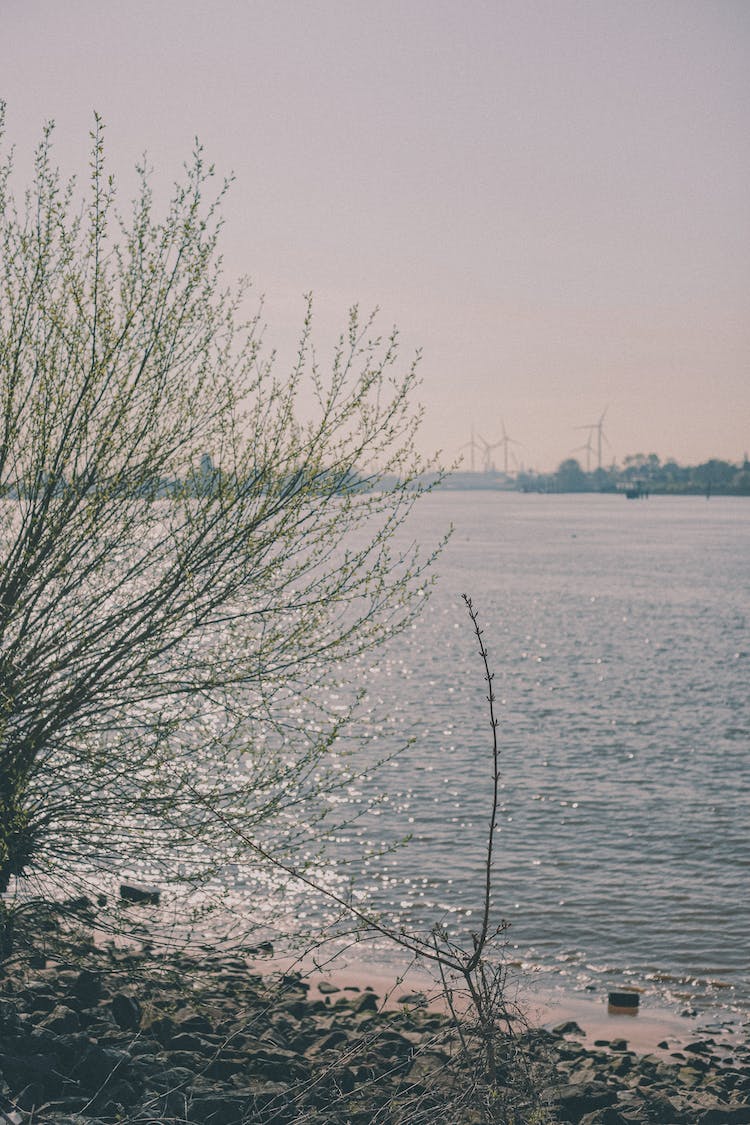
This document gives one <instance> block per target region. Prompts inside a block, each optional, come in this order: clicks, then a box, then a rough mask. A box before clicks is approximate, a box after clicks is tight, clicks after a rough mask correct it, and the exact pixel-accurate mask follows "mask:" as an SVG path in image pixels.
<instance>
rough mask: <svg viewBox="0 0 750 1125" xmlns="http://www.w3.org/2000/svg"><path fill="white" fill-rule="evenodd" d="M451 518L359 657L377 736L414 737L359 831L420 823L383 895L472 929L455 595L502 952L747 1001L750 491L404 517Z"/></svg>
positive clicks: (468, 497) (735, 1007) (473, 853)
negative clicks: (496, 758) (420, 596)
mask: <svg viewBox="0 0 750 1125" xmlns="http://www.w3.org/2000/svg"><path fill="white" fill-rule="evenodd" d="M450 524H453V526H454V533H453V536H452V538H451V540H450V542H449V544H448V546H447V548H446V550H445V552H444V554H443V555H442V557H441V559H440V560H439V562H438V564H437V568H436V569H437V572H438V574H439V580H438V583H437V586H436V589H435V591H434V593H433V595H432V597H431V598H430V600H429V603H428V604H427V606H426V609H425V612H424V613H423V615H422V617H421V618H420V620H419V621H418V622H417V623H416V625H415V626H414V627H413V628H411V629H410V630H409V631H408V632H407V633H406V634H405V635H402V636H401V637H399V638H398V639H397V640H396V641H395V642H393V643H392V644H391V645H390V647H389V648H387V649H386V650H384V651H381V652H380V653H378V654H376V655H375V656H370V657H368V658H365V660H364V661H363V662H362V666H361V671H362V674H363V678H364V681H365V683H366V684H367V688H368V700H367V703H366V707H367V709H368V711H369V713H370V714H371V715H372V722H373V724H374V727H373V730H374V732H375V733H378V734H379V737H380V738H381V740H382V743H383V748H384V750H385V749H388V748H389V742H392V740H393V739H394V737H395V736H396V735H397V734H403V733H409V734H411V735H413V736H414V738H415V740H416V741H415V743H414V745H413V746H412V747H411V748H410V749H409V750H408V751H406V752H405V753H404V754H403V755H401V756H400V757H399V758H397V759H396V760H395V761H394V762H393V763H392V764H390V765H386V766H384V767H383V768H382V769H381V770H380V771H379V772H378V774H377V777H376V778H375V780H374V782H373V785H376V786H379V787H380V788H381V789H382V788H384V789H385V790H386V800H385V801H384V803H383V804H382V805H381V806H380V808H378V809H376V810H374V811H373V812H372V813H371V814H369V816H368V818H367V820H366V823H365V825H364V827H361V828H360V832H364V833H365V834H366V835H368V836H369V837H371V838H372V842H373V843H374V844H377V843H378V842H379V841H386V842H390V841H392V840H395V839H397V838H399V837H400V836H402V835H403V833H404V832H405V831H409V832H412V833H413V839H412V841H411V843H410V844H409V845H408V846H407V847H405V848H403V849H400V850H398V851H397V852H396V853H395V854H394V855H393V856H391V857H388V858H386V859H384V860H379V861H373V863H372V865H371V869H372V872H373V875H372V878H371V882H370V885H369V894H371V895H372V896H373V898H374V899H375V902H376V904H377V905H378V906H379V907H381V908H382V909H384V910H386V911H391V912H393V913H394V914H396V915H398V916H399V917H400V918H401V919H402V920H403V921H404V922H405V923H406V924H408V925H410V926H418V927H419V926H421V927H423V928H425V929H429V926H430V925H431V924H433V923H434V922H435V921H437V920H442V921H443V922H445V923H446V924H447V925H448V926H449V928H450V929H451V931H452V933H453V934H455V936H456V937H462V936H465V935H466V934H467V932H469V931H470V930H471V929H472V928H473V927H475V926H476V919H477V912H478V909H479V907H480V905H481V886H482V858H483V852H484V848H485V846H486V844H485V841H486V827H487V822H488V819H489V811H490V799H491V786H492V760H491V731H490V728H489V722H488V713H487V704H486V702H485V696H486V685H484V684H483V682H482V667H481V663H480V660H479V657H478V654H477V646H476V641H475V639H474V637H473V634H472V630H471V626H470V622H469V620H468V617H467V614H466V610H465V608H464V606H463V604H462V602H461V599H460V594H461V593H462V592H464V591H465V592H467V593H468V594H470V595H471V597H472V598H473V600H474V603H475V605H476V607H477V608H478V610H479V612H480V615H481V621H482V625H483V628H484V639H485V642H486V644H487V647H488V649H489V653H490V661H491V666H492V668H493V670H494V673H495V693H496V696H497V700H498V702H497V710H498V717H499V737H500V746H501V761H502V789H501V797H502V804H501V810H500V815H499V819H498V827H499V836H498V840H499V844H498V851H497V858H496V864H495V875H494V888H495V889H494V907H495V910H496V914H497V917H498V918H499V917H503V918H505V919H507V920H508V921H509V922H510V923H511V926H510V929H509V931H508V941H509V947H508V952H507V956H508V957H509V958H511V959H512V960H515V961H518V962H520V963H521V964H523V966H524V967H525V968H526V969H527V970H530V971H533V970H538V971H544V972H546V973H547V974H551V975H552V977H553V978H554V979H555V980H556V981H558V982H560V983H562V985H564V986H565V987H570V988H575V989H583V988H586V987H587V986H588V987H593V986H596V987H599V986H601V985H603V984H605V983H606V984H609V985H610V986H613V985H617V984H632V985H635V986H636V987H640V988H643V989H645V990H646V992H647V993H648V992H651V993H653V994H654V995H656V996H658V997H659V998H660V1000H661V1001H666V1002H668V1003H671V1004H673V1005H678V1006H679V1005H680V1004H683V1005H684V1004H686V1003H687V1004H697V1005H698V1006H699V1007H700V1006H701V1005H703V1007H704V1008H706V1009H707V1008H719V1009H723V1010H725V1011H734V1012H743V1011H747V1010H748V1009H749V1008H750V879H749V877H748V875H749V868H750V828H749V825H750V819H749V818H748V793H749V792H750V638H749V636H748V615H749V612H750V502H748V501H747V500H744V499H741V498H716V497H715V498H712V499H711V500H710V501H706V500H705V499H704V498H697V497H674V498H668V497H652V498H651V499H649V500H647V501H645V500H642V501H637V502H628V501H627V500H626V499H625V498H624V497H622V496H604V495H580V496H572V495H563V496H543V495H522V494H516V493H481V492H439V493H436V494H434V495H431V496H429V497H427V498H425V499H424V501H423V502H422V503H421V504H420V505H419V512H418V513H417V514H416V515H415V516H414V517H413V519H412V521H411V523H410V525H409V534H411V535H413V536H414V537H415V538H416V539H418V540H419V541H422V542H424V543H432V542H434V541H435V540H436V539H437V538H438V537H439V535H440V533H441V532H442V531H444V530H445V529H446V527H448V526H449V525H450ZM383 716H388V718H387V719H385V718H382V717H383ZM344 843H345V841H344ZM383 956H387V954H386V951H385V950H384V951H383Z"/></svg>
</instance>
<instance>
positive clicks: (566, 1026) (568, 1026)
mask: <svg viewBox="0 0 750 1125" xmlns="http://www.w3.org/2000/svg"><path fill="white" fill-rule="evenodd" d="M552 1031H553V1032H554V1034H555V1035H584V1034H585V1032H584V1030H583V1028H582V1027H579V1026H578V1024H577V1023H576V1021H575V1020H565V1021H564V1022H563V1023H558V1024H557V1026H556V1027H553V1028H552ZM605 1042H606V1040H605Z"/></svg>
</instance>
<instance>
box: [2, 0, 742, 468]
mask: <svg viewBox="0 0 750 1125" xmlns="http://www.w3.org/2000/svg"><path fill="white" fill-rule="evenodd" d="M0 97H2V98H4V99H5V100H6V102H7V118H8V120H7V133H8V137H9V139H10V140H11V141H12V142H14V143H15V144H16V146H17V154H18V155H17V166H18V169H19V172H20V173H21V175H22V176H27V174H28V168H29V166H30V161H31V156H32V153H33V148H34V145H35V144H36V143H37V141H38V139H39V136H40V133H41V128H42V125H43V122H44V121H46V120H48V119H50V118H54V120H55V122H56V142H55V146H56V153H57V157H58V160H59V162H60V164H61V167H62V168H63V170H64V171H65V172H66V173H70V174H72V173H76V174H78V175H79V177H81V178H83V179H84V180H85V179H86V175H87V168H88V159H89V152H88V144H89V136H88V134H89V131H90V129H91V127H92V123H93V113H94V111H95V110H96V111H97V112H98V113H100V114H101V115H102V117H103V118H104V121H105V123H106V144H107V151H108V161H109V166H110V169H111V170H112V171H113V172H114V173H115V174H116V176H117V178H118V181H119V183H120V191H121V195H124V196H125V198H128V197H129V194H131V193H132V190H134V184H135V180H134V177H133V173H132V169H133V166H134V164H135V163H136V161H137V160H138V159H139V158H140V156H141V155H142V154H143V152H144V151H145V152H147V153H148V157H149V159H150V161H151V163H152V164H153V166H154V168H155V176H156V180H155V182H156V185H157V188H159V186H160V185H161V187H162V188H163V190H164V192H165V193H166V191H167V189H168V187H169V185H170V184H171V183H172V182H173V180H174V179H175V178H177V176H178V175H179V172H180V168H181V166H182V162H183V161H184V160H186V159H188V158H189V155H190V152H191V151H192V147H193V143H194V138H195V137H196V136H198V137H199V138H200V140H201V142H202V143H203V145H204V147H205V151H206V155H207V157H208V158H209V159H210V160H212V161H213V162H214V163H215V164H216V166H217V169H218V171H219V172H222V173H227V174H228V173H233V174H234V175H235V177H236V178H235V183H234V185H233V188H232V190H231V193H230V196H229V199H228V201H227V204H226V207H225V215H226V224H227V225H226V234H225V241H224V254H225V261H226V269H227V273H228V275H229V277H230V278H233V277H239V276H240V275H242V274H248V275H250V277H251V278H252V279H253V285H254V291H255V292H256V293H257V294H261V293H262V294H264V295H265V306H264V308H265V313H264V318H265V320H266V322H267V324H268V330H267V337H266V338H267V340H268V343H269V345H271V344H273V345H274V346H276V347H277V348H278V352H279V363H280V365H281V367H280V370H281V368H283V366H284V365H285V364H289V363H290V362H291V358H292V355H293V352H294V345H295V342H296V339H297V336H298V334H299V331H300V328H301V324H302V319H303V315H304V297H303V295H304V294H305V293H306V292H308V291H312V293H313V294H314V299H315V309H316V314H315V315H316V320H315V324H316V328H315V339H316V344H317V348H318V351H319V354H320V355H321V357H323V358H324V357H325V356H326V355H327V354H330V351H331V349H332V347H333V344H334V342H335V339H336V337H337V335H338V333H339V332H340V331H341V329H342V328H343V327H344V326H345V324H346V317H347V310H348V308H349V306H350V305H351V304H353V303H355V302H356V303H358V304H359V305H360V306H361V308H363V309H365V310H369V309H371V308H373V307H375V306H378V307H379V309H380V313H379V324H380V325H381V328H382V329H383V331H384V332H387V331H388V330H389V329H390V328H391V326H392V325H393V324H397V325H398V327H399V329H400V331H401V340H402V349H403V363H404V366H406V365H408V363H409V361H410V359H411V357H412V355H413V354H414V352H415V351H416V350H417V349H421V352H422V359H421V364H420V371H421V375H422V379H423V382H422V386H421V389H420V396H421V401H422V403H423V404H424V407H425V420H424V424H423V427H422V431H421V434H420V438H419V442H420V448H421V450H422V452H424V453H430V452H432V451H434V450H436V449H441V450H442V451H443V459H444V460H445V461H452V460H453V458H454V457H456V456H457V455H458V454H459V452H460V449H461V446H462V445H464V444H465V443H466V442H468V441H469V438H470V435H471V432H472V427H474V428H475V429H476V432H477V433H478V434H479V435H481V436H482V437H483V438H484V439H485V440H486V441H488V442H490V443H492V442H497V441H498V440H499V439H500V437H501V436H502V433H503V427H505V433H506V434H507V435H508V436H509V437H510V438H513V439H514V440H515V441H516V442H517V443H518V444H516V445H514V446H512V450H513V453H514V454H515V457H516V458H517V459H518V462H519V463H520V464H522V465H523V466H524V467H526V468H534V469H536V470H538V471H546V470H549V469H552V468H554V467H555V466H556V465H557V464H558V463H559V462H560V461H562V460H563V459H564V458H566V457H569V456H571V455H573V456H576V457H578V458H579V459H580V460H581V462H582V464H583V465H584V467H585V463H586V459H587V454H586V451H585V449H581V448H580V447H581V446H584V445H585V444H586V442H587V435H588V432H587V430H586V429H579V428H577V427H581V426H584V427H585V426H588V425H591V424H593V423H596V422H597V421H598V420H599V419H600V418H601V416H602V414H603V412H604V411H605V410H606V414H605V417H604V422H603V432H604V438H605V441H604V442H603V453H604V456H603V460H604V462H605V463H607V464H608V463H611V462H612V460H617V461H618V462H620V463H621V462H622V460H623V458H624V457H625V456H626V455H627V454H632V453H637V452H645V453H649V452H656V453H658V454H659V455H660V456H661V457H662V458H666V457H669V456H671V457H675V458H676V459H677V460H678V461H680V462H683V463H689V464H695V463H698V462H700V461H704V460H706V459H708V458H709V457H721V458H725V459H727V460H730V461H739V460H740V459H741V458H742V456H743V454H744V452H745V451H746V450H748V449H750V203H749V195H748V187H749V186H750V128H748V126H749V125H750V3H748V2H747V0H494V2H489V0H451V2H447V0H378V2H377V3H372V2H371V0H370V2H364V0H298V2H291V0H210V2H209V0H147V2H146V0H108V2H107V3H102V2H101V0H66V2H65V3H64V4H61V3H59V0H0ZM595 448H596V447H595V444H594V450H595ZM464 455H465V456H468V454H467V451H466V450H464ZM492 456H493V458H494V460H495V461H496V463H497V465H498V467H502V450H500V449H498V450H496V451H495V452H494V454H492ZM595 462H596V452H594V455H593V463H592V467H593V464H595ZM467 463H468V462H467Z"/></svg>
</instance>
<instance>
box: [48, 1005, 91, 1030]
mask: <svg viewBox="0 0 750 1125" xmlns="http://www.w3.org/2000/svg"><path fill="white" fill-rule="evenodd" d="M40 1027H46V1028H47V1029H48V1030H49V1031H54V1032H56V1033H57V1034H58V1035H64V1034H66V1033H67V1032H71V1031H80V1030H81V1021H80V1019H79V1018H78V1013H77V1012H74V1011H73V1009H72V1008H67V1007H65V1005H64V1004H58V1005H57V1006H56V1007H55V1008H53V1009H52V1011H51V1012H50V1014H49V1015H48V1016H46V1017H45V1018H44V1019H43V1020H41V1022H40Z"/></svg>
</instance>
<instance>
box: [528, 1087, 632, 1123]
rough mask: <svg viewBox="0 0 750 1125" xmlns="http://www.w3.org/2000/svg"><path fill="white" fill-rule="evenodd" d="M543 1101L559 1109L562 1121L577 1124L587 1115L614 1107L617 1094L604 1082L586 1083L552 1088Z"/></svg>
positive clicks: (558, 1112)
mask: <svg viewBox="0 0 750 1125" xmlns="http://www.w3.org/2000/svg"><path fill="white" fill-rule="evenodd" d="M542 1100H543V1101H544V1102H551V1103H552V1104H553V1105H554V1106H555V1107H556V1108H557V1114H558V1117H559V1118H560V1120H561V1121H567V1122H573V1123H577V1122H578V1121H580V1119H581V1118H582V1117H583V1116H584V1115H585V1114H587V1113H592V1112H593V1111H594V1110H596V1109H604V1108H606V1107H607V1106H610V1105H613V1104H614V1103H615V1102H616V1101H617V1094H616V1093H615V1092H614V1090H612V1089H611V1088H610V1087H609V1086H606V1085H605V1084H604V1083H603V1082H586V1083H576V1084H572V1085H569V1086H556V1087H551V1088H549V1089H547V1090H545V1091H544V1092H543V1094H542Z"/></svg>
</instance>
